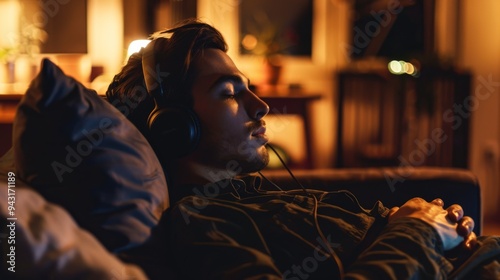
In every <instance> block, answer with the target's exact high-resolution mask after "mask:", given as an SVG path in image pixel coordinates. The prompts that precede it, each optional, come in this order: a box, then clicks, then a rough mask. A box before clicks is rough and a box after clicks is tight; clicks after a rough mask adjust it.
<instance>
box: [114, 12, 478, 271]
mask: <svg viewBox="0 0 500 280" xmlns="http://www.w3.org/2000/svg"><path fill="white" fill-rule="evenodd" d="M226 51H227V46H226V43H225V41H224V39H223V38H222V35H221V34H220V33H219V32H218V31H217V30H216V29H214V28H213V27H211V26H209V25H207V24H204V23H202V22H198V21H196V20H190V21H187V22H185V23H183V24H181V25H180V26H178V27H176V28H174V29H172V30H168V31H164V32H161V33H157V34H155V35H154V36H153V41H152V42H151V43H150V45H148V47H146V49H143V50H142V51H141V52H139V53H136V54H134V55H133V56H132V57H131V58H130V59H129V61H128V63H127V65H125V66H124V68H123V70H122V71H121V73H119V74H118V75H117V76H116V77H115V81H114V82H113V83H112V84H111V85H110V88H109V90H108V93H107V96H108V99H109V100H110V102H112V103H113V104H115V105H119V106H122V105H123V104H126V103H127V102H126V101H127V100H129V99H134V100H136V99H137V96H140V97H141V98H140V102H139V103H138V105H137V106H134V108H130V109H131V110H130V112H129V113H128V115H127V117H128V118H129V119H130V120H131V121H132V122H133V123H134V124H135V125H136V126H137V127H138V128H139V130H140V131H141V132H142V133H143V134H144V135H145V136H146V138H147V139H148V140H149V141H150V142H151V144H152V146H153V148H154V149H155V151H156V152H157V154H158V157H159V158H160V161H162V164H163V165H164V166H165V171H166V175H167V177H168V184H169V192H170V196H171V204H172V206H171V207H170V209H169V210H167V211H166V212H165V214H164V216H163V218H162V220H161V221H160V224H159V226H158V229H157V231H156V232H155V233H154V234H153V236H152V238H151V240H150V243H149V246H151V247H150V248H154V251H155V253H156V256H155V257H159V258H163V259H165V261H167V260H168V261H170V262H173V264H174V265H173V268H175V270H176V273H177V274H178V275H179V276H180V277H181V278H182V279H184V278H189V279H247V278H248V279H283V278H284V279H338V278H346V279H351V278H352V279H360V278H366V279H408V278H413V279H424V278H433V279H434V278H438V279H439V278H446V277H447V275H448V274H449V273H450V272H451V271H452V270H453V265H452V263H451V262H450V261H449V260H447V259H446V258H445V257H444V254H445V251H449V250H451V249H453V248H459V247H460V246H462V247H463V248H464V250H467V248H469V249H470V248H472V247H473V246H474V243H475V241H476V237H475V235H474V233H473V232H472V230H473V227H474V221H473V220H472V219H471V218H470V217H466V216H464V213H463V210H462V208H461V207H460V206H459V205H452V206H450V207H448V208H447V209H443V205H444V203H443V201H442V200H440V199H435V200H433V201H431V202H426V201H424V200H422V199H419V198H415V199H412V200H410V201H408V202H407V203H406V204H404V205H403V206H401V207H400V208H393V209H388V208H386V207H384V206H383V205H382V204H381V203H377V204H376V205H374V206H373V208H372V209H364V208H362V207H361V206H360V205H359V204H358V203H357V202H356V198H355V197H354V196H353V195H352V194H351V193H349V192H342V191H341V192H335V193H324V192H319V191H312V190H297V191H289V192H283V191H272V192H270V191H268V192H263V191H260V190H259V188H258V186H259V182H260V178H259V177H252V176H247V175H249V174H252V173H254V172H256V171H259V170H261V169H262V168H264V167H265V166H266V164H267V163H268V160H269V159H268V153H267V149H266V143H267V141H268V139H267V136H266V126H265V122H264V119H263V118H264V117H265V116H266V114H267V113H268V112H269V107H268V106H267V104H266V103H265V102H263V101H262V100H261V99H260V98H259V97H258V96H257V95H256V94H255V93H253V92H252V91H251V90H249V80H248V78H247V77H246V76H245V75H244V74H242V73H241V72H240V71H239V70H238V68H237V67H236V66H235V64H234V63H233V61H232V60H231V59H230V58H229V57H228V55H227V54H226ZM144 88H147V90H148V92H149V94H148V95H144V94H142V95H141V94H140V93H143V92H144V90H143V89H144ZM178 123H182V125H180V126H179V124H178ZM184 127H189V129H184ZM179 139H181V140H179Z"/></svg>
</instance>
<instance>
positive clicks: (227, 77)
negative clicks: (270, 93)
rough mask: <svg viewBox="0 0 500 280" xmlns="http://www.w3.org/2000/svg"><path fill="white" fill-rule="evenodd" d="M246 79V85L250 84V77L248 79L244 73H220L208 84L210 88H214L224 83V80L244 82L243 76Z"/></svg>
mask: <svg viewBox="0 0 500 280" xmlns="http://www.w3.org/2000/svg"><path fill="white" fill-rule="evenodd" d="M242 76H243V78H245V79H246V81H247V86H250V79H248V78H247V77H246V76H245V75H243V74H241V75H236V74H230V75H222V76H220V77H219V78H218V79H217V80H215V82H214V83H213V84H212V85H211V86H210V90H211V89H213V88H215V87H216V86H217V85H220V84H223V83H226V82H233V83H245V82H244V81H243V78H242Z"/></svg>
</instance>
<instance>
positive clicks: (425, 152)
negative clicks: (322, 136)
mask: <svg viewBox="0 0 500 280" xmlns="http://www.w3.org/2000/svg"><path fill="white" fill-rule="evenodd" d="M338 80H339V89H338V92H339V99H338V104H339V110H338V112H339V115H338V119H339V125H338V145H337V159H336V166H338V167H368V166H403V165H407V166H413V167H416V166H448V167H464V168H465V167H467V160H468V157H467V155H468V144H469V143H468V139H469V138H468V135H469V117H470V114H471V112H470V111H471V108H470V107H471V106H473V105H472V103H471V102H472V101H473V100H472V101H471V98H470V92H471V75H470V74H469V73H465V72H463V73H462V72H460V73H459V72H456V71H451V70H450V71H443V70H439V71H437V70H436V71H429V72H427V73H426V74H425V75H420V76H419V77H412V76H409V75H392V74H389V73H377V72H364V73H360V72H352V71H344V72H341V73H339V74H338ZM464 110H465V111H466V112H463V111H464ZM467 110H468V111H467Z"/></svg>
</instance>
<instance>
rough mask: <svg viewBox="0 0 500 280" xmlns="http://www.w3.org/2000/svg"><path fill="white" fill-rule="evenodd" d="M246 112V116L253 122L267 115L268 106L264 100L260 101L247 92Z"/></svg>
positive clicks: (254, 95) (253, 94) (252, 93)
mask: <svg viewBox="0 0 500 280" xmlns="http://www.w3.org/2000/svg"><path fill="white" fill-rule="evenodd" d="M247 96H248V99H247V102H246V106H245V107H246V110H247V113H248V115H249V116H250V117H251V118H252V119H255V120H260V119H262V118H263V117H265V116H266V115H267V114H268V113H269V106H268V105H267V103H266V102H264V100H262V99H260V98H259V97H258V96H257V95H256V94H255V93H254V92H252V91H250V90H249V91H248V94H247Z"/></svg>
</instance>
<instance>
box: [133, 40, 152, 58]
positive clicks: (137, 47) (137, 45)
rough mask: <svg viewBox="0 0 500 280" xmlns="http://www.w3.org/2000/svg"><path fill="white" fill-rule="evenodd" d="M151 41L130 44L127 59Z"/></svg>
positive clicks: (137, 41) (136, 41)
mask: <svg viewBox="0 0 500 280" xmlns="http://www.w3.org/2000/svg"><path fill="white" fill-rule="evenodd" d="M150 41H151V40H145V39H144V40H135V41H132V43H130V45H129V46H128V50H127V59H128V58H129V57H130V56H131V55H132V54H134V53H136V52H138V51H140V50H141V48H144V47H146V46H147V45H148V44H149V42H150Z"/></svg>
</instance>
